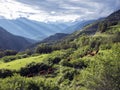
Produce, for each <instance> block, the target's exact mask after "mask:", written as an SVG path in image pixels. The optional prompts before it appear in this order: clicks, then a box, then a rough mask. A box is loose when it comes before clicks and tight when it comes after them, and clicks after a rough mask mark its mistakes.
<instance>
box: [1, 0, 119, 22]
mask: <svg viewBox="0 0 120 90" xmlns="http://www.w3.org/2000/svg"><path fill="white" fill-rule="evenodd" d="M118 9H120V0H0V18H5V19H17V18H21V17H24V18H27V19H30V20H36V21H40V22H74V21H76V20H81V21H82V20H91V19H97V18H101V17H105V16H108V15H109V14H111V13H112V12H114V11H116V10H118Z"/></svg>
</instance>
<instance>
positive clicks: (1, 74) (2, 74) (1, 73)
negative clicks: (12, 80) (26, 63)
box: [0, 69, 13, 78]
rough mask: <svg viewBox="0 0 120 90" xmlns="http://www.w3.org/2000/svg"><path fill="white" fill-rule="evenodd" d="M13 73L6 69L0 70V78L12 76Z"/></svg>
mask: <svg viewBox="0 0 120 90" xmlns="http://www.w3.org/2000/svg"><path fill="white" fill-rule="evenodd" d="M12 75H13V72H12V71H10V70H7V69H0V78H6V77H9V76H12Z"/></svg>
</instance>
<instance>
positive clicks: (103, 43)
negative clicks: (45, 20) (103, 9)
mask: <svg viewBox="0 0 120 90" xmlns="http://www.w3.org/2000/svg"><path fill="white" fill-rule="evenodd" d="M119 17H120V10H119V11H116V12H115V13H113V14H111V15H110V16H108V17H107V18H105V19H104V20H100V21H97V22H94V23H92V24H89V25H87V26H85V27H84V28H83V29H82V31H81V30H80V31H76V32H74V33H73V34H71V35H68V36H67V37H65V38H64V39H62V40H60V41H59V42H53V43H46V42H45V43H40V44H38V45H37V46H36V47H35V48H33V49H27V50H26V51H24V52H19V53H17V54H16V55H12V56H5V57H3V58H1V59H0V78H1V79H0V90H120V78H119V77H120V58H119V57H120V18H119Z"/></svg>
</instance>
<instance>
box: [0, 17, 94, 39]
mask: <svg viewBox="0 0 120 90" xmlns="http://www.w3.org/2000/svg"><path fill="white" fill-rule="evenodd" d="M93 21H94V20H90V21H76V22H64V23H59V22H47V23H44V22H38V21H33V20H28V19H26V18H18V19H15V20H8V19H0V26H1V27H3V28H4V29H6V30H7V31H8V32H10V33H12V34H14V35H18V36H22V37H26V38H29V39H33V40H36V41H41V40H43V39H45V38H47V37H49V36H51V35H54V34H56V33H63V32H64V33H72V32H74V31H75V30H79V29H81V28H82V27H84V26H85V25H87V24H90V23H91V22H93Z"/></svg>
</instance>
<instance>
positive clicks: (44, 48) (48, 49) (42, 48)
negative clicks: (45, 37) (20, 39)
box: [35, 44, 52, 54]
mask: <svg viewBox="0 0 120 90" xmlns="http://www.w3.org/2000/svg"><path fill="white" fill-rule="evenodd" d="M35 52H36V53H40V54H44V53H51V52H52V47H50V46H48V45H46V44H41V45H39V46H38V47H37V48H36V50H35Z"/></svg>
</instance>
